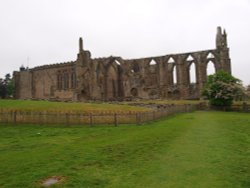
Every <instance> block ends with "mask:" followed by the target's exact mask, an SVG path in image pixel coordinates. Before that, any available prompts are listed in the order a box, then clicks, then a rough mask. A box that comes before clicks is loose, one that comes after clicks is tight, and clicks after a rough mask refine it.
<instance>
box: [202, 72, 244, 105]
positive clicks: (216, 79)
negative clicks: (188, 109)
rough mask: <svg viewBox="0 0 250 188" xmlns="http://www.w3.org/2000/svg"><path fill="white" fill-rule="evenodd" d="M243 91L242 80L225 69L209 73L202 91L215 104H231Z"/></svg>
mask: <svg viewBox="0 0 250 188" xmlns="http://www.w3.org/2000/svg"><path fill="white" fill-rule="evenodd" d="M243 93H244V88H243V86H242V83H241V80H239V79H238V78H235V77H233V76H232V75H230V74H229V73H227V72H224V71H218V72H217V73H215V74H213V75H209V76H208V78H207V81H206V83H205V86H204V88H203V91H202V95H203V96H205V97H207V98H208V100H209V103H210V104H211V105H214V106H230V105H231V104H232V103H233V100H234V99H236V98H240V97H241V96H242V95H243Z"/></svg>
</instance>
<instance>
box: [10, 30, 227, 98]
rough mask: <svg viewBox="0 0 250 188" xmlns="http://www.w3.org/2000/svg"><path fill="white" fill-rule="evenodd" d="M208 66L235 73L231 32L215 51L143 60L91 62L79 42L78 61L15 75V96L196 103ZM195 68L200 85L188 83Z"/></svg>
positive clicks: (219, 38) (219, 37) (219, 33)
mask: <svg viewBox="0 0 250 188" xmlns="http://www.w3.org/2000/svg"><path fill="white" fill-rule="evenodd" d="M209 62H212V63H213V64H214V66H215V70H216V71H218V70H224V71H226V72H229V73H231V62H230V58H229V48H228V46H227V34H226V32H225V30H224V32H223V33H222V30H221V28H220V27H218V29H217V35H216V49H211V50H204V51H197V52H189V53H182V54H169V55H165V56H158V57H146V58H140V59H123V58H121V57H113V56H110V57H107V58H96V59H92V58H91V53H90V52H89V51H86V50H84V49H83V42H82V39H81V38H80V40H79V53H78V55H77V60H76V61H72V62H67V63H61V64H53V65H45V66H40V67H35V68H33V69H29V70H27V69H25V70H24V69H22V70H20V72H14V85H15V93H14V96H15V98H17V99H50V100H61V101H64V100H72V101H84V100H131V99H138V98H143V99H161V98H162V99H197V98H200V92H201V89H202V87H203V84H204V82H205V81H206V76H207V64H208V63H209ZM192 64H194V65H195V72H196V83H191V81H190V66H191V65H192ZM174 69H175V70H176V75H174ZM174 77H176V79H174ZM174 80H177V81H176V83H175V82H174Z"/></svg>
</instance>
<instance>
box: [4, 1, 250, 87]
mask: <svg viewBox="0 0 250 188" xmlns="http://www.w3.org/2000/svg"><path fill="white" fill-rule="evenodd" d="M217 26H222V27H223V28H225V29H226V31H227V33H228V44H229V47H230V56H231V61H232V72H233V75H234V76H236V77H238V78H240V79H241V80H243V83H244V84H245V85H247V84H250V0H237V1H235V0H22V1H20V0H0V43H1V44H0V65H1V67H0V77H3V76H4V75H5V74H6V73H12V72H13V71H14V70H18V69H19V67H20V66H21V65H24V66H29V67H30V68H32V67H35V66H38V65H44V64H53V63H60V62H65V61H72V60H75V59H76V55H77V52H78V38H79V37H80V36H81V37H83V40H84V48H85V49H87V50H90V51H91V53H92V57H93V58H95V57H107V56H110V55H115V56H121V57H123V58H125V59H127V58H139V57H147V56H158V55H166V54H170V53H182V52H190V51H197V50H206V49H213V48H215V35H216V27H217Z"/></svg>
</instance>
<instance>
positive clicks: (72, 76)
mask: <svg viewBox="0 0 250 188" xmlns="http://www.w3.org/2000/svg"><path fill="white" fill-rule="evenodd" d="M71 88H72V89H74V88H76V74H75V73H74V72H72V73H71Z"/></svg>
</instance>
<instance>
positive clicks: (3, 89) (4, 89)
mask: <svg viewBox="0 0 250 188" xmlns="http://www.w3.org/2000/svg"><path fill="white" fill-rule="evenodd" d="M12 97H13V78H12V77H11V75H10V74H6V75H5V77H4V78H0V98H1V99H6V98H12Z"/></svg>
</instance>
